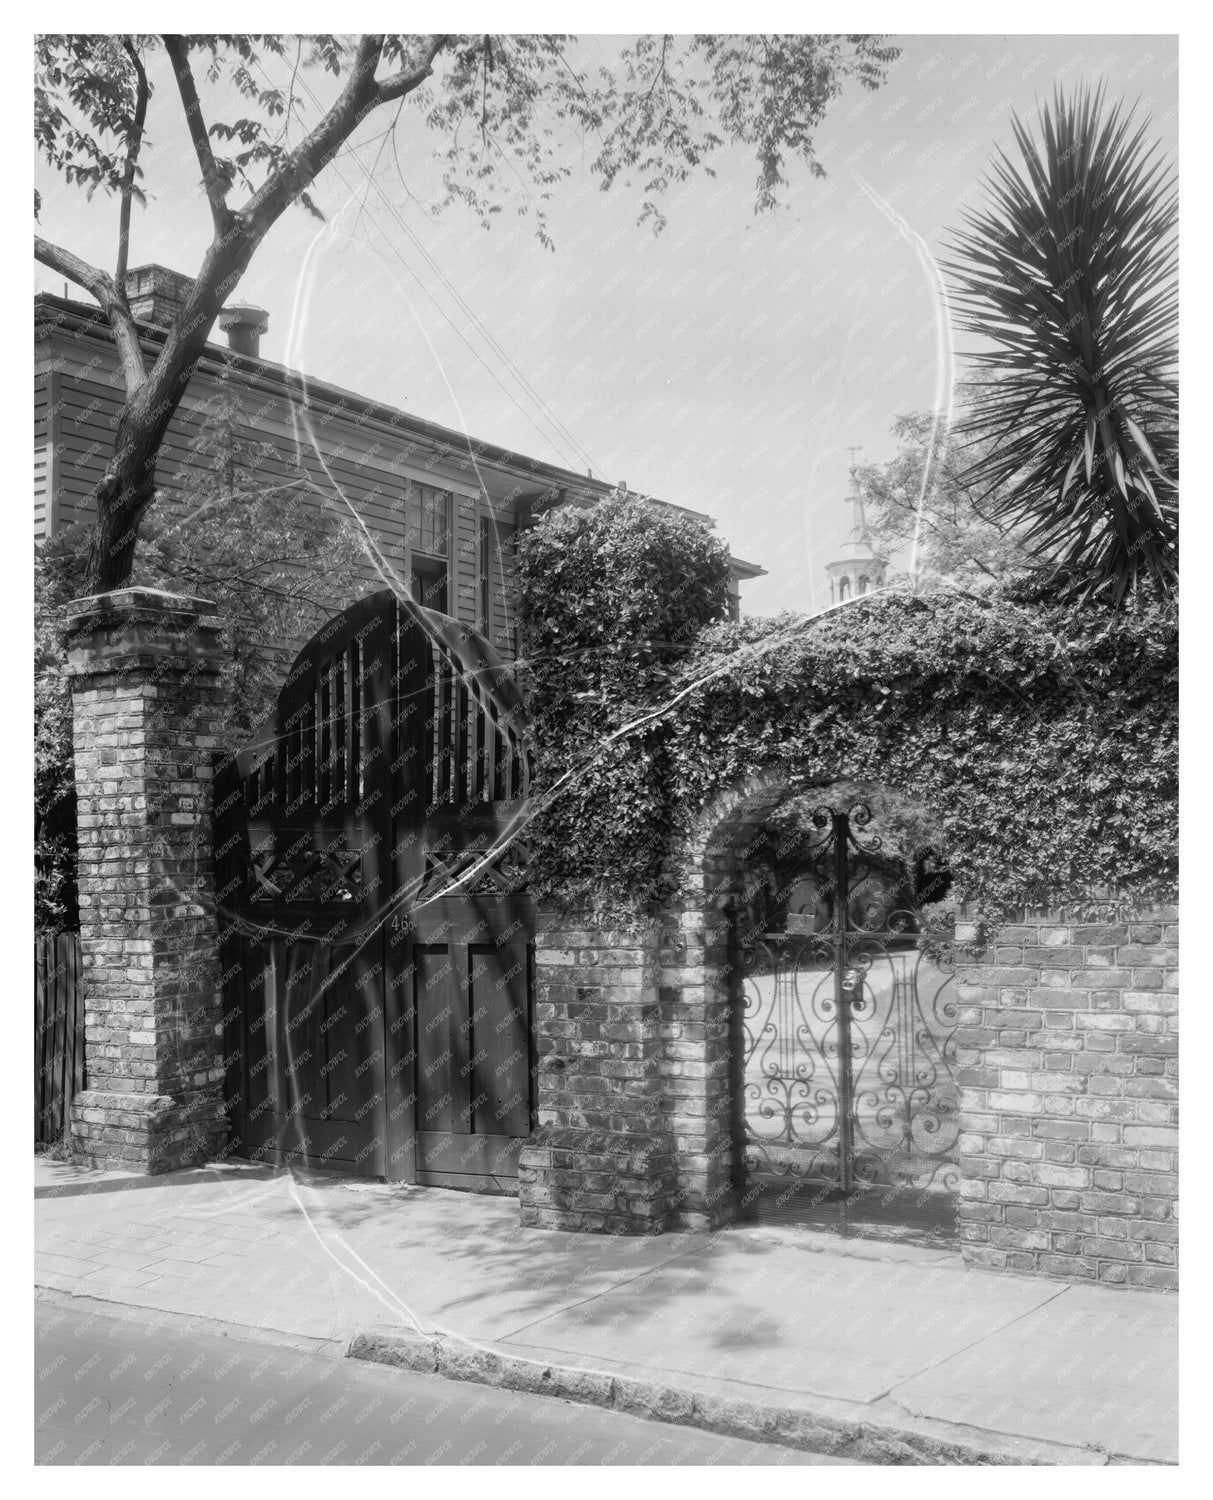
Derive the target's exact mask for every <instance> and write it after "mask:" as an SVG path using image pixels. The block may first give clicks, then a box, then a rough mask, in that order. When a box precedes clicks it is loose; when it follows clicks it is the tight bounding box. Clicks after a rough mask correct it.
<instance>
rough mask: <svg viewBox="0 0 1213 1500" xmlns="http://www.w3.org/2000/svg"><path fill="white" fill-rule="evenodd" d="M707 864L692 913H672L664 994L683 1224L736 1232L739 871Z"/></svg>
mask: <svg viewBox="0 0 1213 1500" xmlns="http://www.w3.org/2000/svg"><path fill="white" fill-rule="evenodd" d="M718 864H719V866H720V868H718V867H717V866H718ZM704 865H705V869H704V870H703V871H700V870H698V869H696V870H692V871H688V872H687V873H686V874H685V875H684V877H683V882H682V884H683V891H684V895H683V902H684V903H685V904H683V905H681V906H675V907H671V909H670V911H669V914H668V916H669V922H670V926H669V927H668V929H666V930H665V931H664V933H663V938H664V942H663V946H662V950H661V958H662V970H661V990H660V992H659V994H660V998H661V1037H662V1065H661V1071H662V1075H663V1079H664V1088H665V1095H666V1119H667V1125H668V1128H669V1132H670V1138H671V1146H672V1149H673V1152H674V1164H675V1172H676V1176H677V1182H678V1212H677V1222H678V1224H679V1225H680V1226H681V1227H683V1228H688V1229H706V1228H713V1229H714V1228H717V1227H718V1226H720V1225H722V1224H727V1223H732V1222H733V1221H734V1220H736V1219H737V1218H738V1217H740V1215H741V1211H742V1204H741V1201H740V1195H739V1184H740V1181H741V1176H742V1171H741V1161H740V1140H741V1135H742V1127H741V1124H740V1111H741V1110H742V1109H743V1107H744V1106H743V1102H742V1086H743V1081H742V1066H743V1063H742V1058H743V1057H744V1042H743V1039H742V1036H741V1031H740V1022H741V1016H740V1006H739V1004H736V1003H734V1001H733V999H732V995H731V989H730V984H731V980H730V966H731V964H732V962H733V954H732V953H731V950H730V943H729V927H728V916H727V905H728V901H729V898H730V897H731V894H732V891H733V887H734V884H735V880H734V877H735V874H736V862H735V861H734V860H732V859H731V858H729V857H728V856H722V857H720V859H719V861H717V860H716V859H714V858H713V857H712V856H709V857H708V858H707V859H706V860H705V861H704ZM735 1050H736V1051H737V1052H738V1053H739V1055H738V1057H736V1058H734V1056H733V1053H734V1051H735Z"/></svg>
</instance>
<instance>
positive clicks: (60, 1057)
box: [34, 932, 84, 1144]
mask: <svg viewBox="0 0 1213 1500" xmlns="http://www.w3.org/2000/svg"><path fill="white" fill-rule="evenodd" d="M83 1088H84V984H83V976H82V973H81V969H80V938H79V935H78V934H77V933H74V932H61V933H57V934H55V935H54V936H45V937H35V938H34V1141H35V1144H36V1143H38V1142H45V1143H47V1144H49V1143H51V1142H52V1141H57V1140H59V1139H60V1137H61V1136H62V1135H63V1134H64V1131H65V1128H66V1126H67V1118H68V1110H69V1108H70V1107H71V1102H72V1098H73V1096H74V1095H75V1094H77V1093H78V1092H79V1091H80V1090H81V1089H83Z"/></svg>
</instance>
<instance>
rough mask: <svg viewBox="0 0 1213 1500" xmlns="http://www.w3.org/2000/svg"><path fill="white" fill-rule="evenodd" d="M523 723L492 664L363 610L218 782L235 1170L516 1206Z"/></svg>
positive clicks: (432, 632)
mask: <svg viewBox="0 0 1213 1500" xmlns="http://www.w3.org/2000/svg"><path fill="white" fill-rule="evenodd" d="M527 777H528V765H527V749H526V742H525V736H524V717H523V711H522V704H521V700H520V698H519V696H518V694H517V691H516V689H515V688H514V686H513V682H512V678H511V675H510V671H509V668H508V667H507V666H506V664H505V663H504V662H503V661H502V659H501V658H500V657H499V656H498V655H497V653H496V652H495V651H494V650H493V648H492V647H491V646H490V645H489V643H488V642H487V641H486V640H485V639H484V638H483V636H481V635H479V634H478V633H477V632H475V631H473V630H469V629H468V628H467V627H466V626H462V625H459V624H457V623H456V622H455V621H454V620H452V619H450V618H449V617H447V616H446V615H441V614H437V613H435V612H433V611H430V610H426V609H423V608H420V607H419V606H417V605H416V604H414V603H412V602H411V601H408V600H401V599H398V598H397V597H396V595H395V594H394V593H393V592H391V591H390V590H385V591H383V592H381V593H378V594H375V595H372V596H371V597H369V598H367V599H364V600H361V601H360V602H359V603H358V604H356V605H354V606H352V607H351V608H350V609H348V610H346V611H345V612H344V613H343V614H342V615H339V616H338V617H337V618H336V619H334V620H331V621H330V622H329V623H328V624H327V625H326V626H325V627H324V628H323V629H322V630H321V631H320V632H319V633H318V634H317V635H316V636H315V637H314V638H313V640H312V641H311V642H310V643H309V644H308V645H307V646H306V647H305V648H304V650H303V651H302V652H301V653H300V655H299V657H298V658H297V660H296V661H295V664H294V666H293V667H292V668H291V671H290V672H289V674H288V676H287V679H286V682H285V684H284V686H283V688H282V690H281V693H280V695H279V698H278V703H277V707H276V709H275V711H274V713H273V714H272V715H271V716H270V717H269V719H268V720H267V721H266V722H265V724H264V725H263V726H262V727H261V729H260V730H259V731H258V733H257V734H256V735H255V736H254V738H253V740H252V742H251V743H250V744H249V745H248V746H247V747H246V748H245V749H244V750H242V751H240V753H239V754H237V755H235V756H232V757H229V758H227V759H226V760H225V761H223V762H222V763H221V764H220V766H219V767H218V769H217V772H216V779H215V850H216V890H217V895H218V906H219V913H220V935H221V942H220V954H221V965H222V982H223V994H224V1002H225V1003H224V1011H225V1020H224V1042H225V1054H226V1060H227V1067H226V1096H227V1106H228V1110H229V1118H230V1121H231V1133H232V1149H233V1151H234V1153H235V1154H237V1155H241V1156H247V1157H249V1158H252V1159H255V1160H269V1161H274V1162H285V1161H295V1162H300V1163H302V1164H305V1165H312V1166H332V1167H336V1168H340V1169H343V1170H346V1171H352V1172H356V1173H359V1174H363V1175H366V1176H371V1177H386V1178H388V1179H389V1180H393V1181H403V1182H418V1183H423V1184H429V1185H432V1186H447V1187H460V1188H466V1189H473V1190H479V1191H488V1192H493V1191H497V1192H501V1191H506V1192H508V1191H512V1190H513V1189H514V1187H515V1185H516V1181H517V1163H518V1152H519V1149H520V1147H521V1145H522V1142H523V1141H524V1140H525V1138H526V1137H527V1135H528V1134H529V1133H530V1130H531V1127H532V1087H531V1080H532V1077H533V1058H532V1038H533V1026H532V1014H531V1011H532V999H531V997H532V966H533V952H532V935H533V931H534V916H533V911H532V909H531V904H530V901H529V899H528V897H527V896H526V894H525V890H524V885H525V851H524V850H523V848H522V845H521V842H520V840H519V838H518V833H519V831H520V829H521V826H522V816H523V806H524V801H525V798H526V793H527Z"/></svg>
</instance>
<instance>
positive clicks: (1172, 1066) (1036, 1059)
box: [957, 908, 1179, 1289]
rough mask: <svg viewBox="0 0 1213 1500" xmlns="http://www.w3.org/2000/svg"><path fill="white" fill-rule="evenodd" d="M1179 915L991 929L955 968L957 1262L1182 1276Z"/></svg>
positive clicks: (1111, 1280) (1168, 1281) (1092, 1277)
mask: <svg viewBox="0 0 1213 1500" xmlns="http://www.w3.org/2000/svg"><path fill="white" fill-rule="evenodd" d="M1177 943H1178V926H1177V913H1176V911H1175V910H1174V909H1173V908H1165V909H1161V910H1157V911H1154V912H1152V913H1149V914H1146V915H1143V916H1138V917H1136V918H1132V919H1128V918H1126V919H1124V920H1117V921H1109V922H1101V923H1093V922H1077V921H1067V920H1065V914H1064V913H1060V914H1057V913H1055V914H1054V915H1053V916H1052V917H1034V918H1031V919H1025V920H1024V921H1023V922H1022V923H1020V924H1019V925H1015V926H1003V927H1002V928H1001V929H1000V930H998V932H997V933H996V934H995V936H994V938H993V943H992V947H991V948H990V949H989V950H987V952H986V953H985V954H984V955H983V957H984V959H985V961H984V962H982V963H975V964H971V965H969V966H968V967H966V968H965V969H963V970H962V971H961V972H960V973H959V974H958V976H957V991H958V997H959V1000H960V1002H961V1012H960V1017H959V1023H960V1024H959V1028H958V1031H957V1059H958V1070H959V1071H958V1082H959V1084H960V1086H961V1121H962V1135H961V1140H960V1150H961V1157H960V1161H961V1173H962V1181H961V1188H960V1191H961V1200H960V1205H959V1210H960V1234H961V1240H962V1247H963V1253H964V1258H965V1260H966V1261H967V1262H968V1263H970V1264H972V1265H978V1266H984V1267H990V1268H994V1269H998V1270H1009V1271H1027V1272H1033V1273H1036V1274H1043V1275H1049V1276H1060V1277H1065V1278H1068V1279H1078V1280H1084V1281H1091V1282H1096V1281H1097V1282H1100V1283H1103V1284H1106V1285H1128V1286H1133V1287H1150V1288H1157V1289H1170V1288H1174V1287H1175V1286H1176V1284H1177V1275H1178V1273H1177V1269H1176V1265H1177V1240H1178V1226H1177V1221H1176V1197H1177V1177H1176V1172H1177V1170H1178V1164H1177V1160H1176V1135H1177V1121H1178V1077H1177V1071H1178V1057H1177V1053H1178V1045H1179V1038H1178V1026H1179V1017H1178V1004H1179V993H1178V953H1177Z"/></svg>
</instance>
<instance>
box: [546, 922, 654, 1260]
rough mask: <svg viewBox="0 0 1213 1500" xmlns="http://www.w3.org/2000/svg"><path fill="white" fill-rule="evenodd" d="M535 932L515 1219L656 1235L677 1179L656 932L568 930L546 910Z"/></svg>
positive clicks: (547, 1224) (579, 1228)
mask: <svg viewBox="0 0 1213 1500" xmlns="http://www.w3.org/2000/svg"><path fill="white" fill-rule="evenodd" d="M537 929H538V930H537V932H536V943H535V983H536V995H535V1017H536V1032H537V1044H536V1045H537V1067H538V1075H537V1078H536V1108H537V1116H538V1119H537V1125H538V1128H537V1131H536V1133H535V1134H534V1135H533V1136H532V1137H531V1139H530V1140H529V1141H528V1143H527V1144H526V1145H525V1146H524V1147H523V1149H522V1154H521V1157H520V1159H519V1169H518V1178H519V1195H520V1198H521V1204H522V1222H523V1223H524V1224H531V1225H538V1226H540V1227H543V1228H551V1229H575V1230H591V1231H599V1232H605V1233H624V1234H643V1233H653V1232H657V1231H660V1230H661V1229H664V1228H666V1227H667V1225H668V1221H669V1218H670V1214H671V1211H672V1207H673V1201H674V1191H675V1182H674V1169H673V1160H672V1157H671V1154H670V1147H669V1140H668V1136H667V1131H666V1126H665V1107H664V1102H663V1089H662V1080H661V1065H662V1044H661V1036H660V1031H659V1020H660V1004H659V998H658V956H657V937H656V934H655V933H654V932H652V931H648V932H642V933H626V932H611V931H607V930H588V929H585V928H576V927H572V926H568V925H563V924H561V923H560V922H559V921H558V920H556V919H554V918H552V917H551V916H541V917H540V919H539V922H538V924H537Z"/></svg>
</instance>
